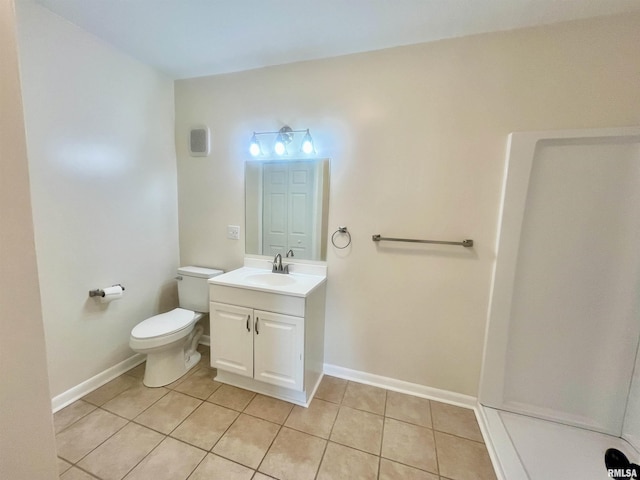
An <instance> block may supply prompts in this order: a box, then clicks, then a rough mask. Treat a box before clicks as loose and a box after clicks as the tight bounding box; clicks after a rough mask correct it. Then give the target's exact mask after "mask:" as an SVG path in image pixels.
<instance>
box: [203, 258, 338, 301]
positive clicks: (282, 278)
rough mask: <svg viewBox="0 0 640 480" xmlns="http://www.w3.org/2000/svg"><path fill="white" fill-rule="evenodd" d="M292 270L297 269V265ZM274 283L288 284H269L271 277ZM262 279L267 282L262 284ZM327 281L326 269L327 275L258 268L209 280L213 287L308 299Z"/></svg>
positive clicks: (240, 269) (231, 272)
mask: <svg viewBox="0 0 640 480" xmlns="http://www.w3.org/2000/svg"><path fill="white" fill-rule="evenodd" d="M290 268H292V269H295V265H292V266H291V267H290ZM272 275H273V276H275V277H276V278H273V281H274V283H279V282H283V283H285V282H286V284H284V285H279V284H268V282H269V279H270V278H271V276H272ZM262 279H265V282H264V283H262V281H261V280H262ZM326 280H327V276H326V269H325V274H324V275H322V274H319V275H315V274H309V273H288V274H285V273H271V270H270V269H266V268H256V267H246V266H245V267H241V268H238V269H236V270H232V271H230V272H227V273H223V274H222V275H218V276H217V277H213V278H210V279H209V283H210V284H212V285H222V286H226V287H235V288H245V289H249V290H257V291H261V292H269V293H278V294H281V295H290V296H294V297H306V296H308V295H309V294H310V293H311V292H312V291H313V290H314V289H315V288H317V287H318V286H319V285H322V284H323V283H324V282H325V281H326Z"/></svg>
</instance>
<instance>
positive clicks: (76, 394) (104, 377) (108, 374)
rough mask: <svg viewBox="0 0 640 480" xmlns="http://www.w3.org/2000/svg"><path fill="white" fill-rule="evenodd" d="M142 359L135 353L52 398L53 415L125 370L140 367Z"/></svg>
mask: <svg viewBox="0 0 640 480" xmlns="http://www.w3.org/2000/svg"><path fill="white" fill-rule="evenodd" d="M144 359H145V356H144V355H143V354H141V353H136V354H135V355H132V356H131V357H129V358H127V359H126V360H123V361H122V362H120V363H118V364H117V365H114V366H113V367H111V368H107V369H106V370H105V371H103V372H100V373H99V374H97V375H95V376H93V377H91V378H90V379H88V380H85V381H84V382H82V383H81V384H79V385H76V386H75V387H73V388H70V389H69V390H67V391H66V392H63V393H61V394H60V395H57V396H55V397H53V399H52V400H51V409H52V410H53V413H56V412H57V411H58V410H61V409H63V408H64V407H66V406H67V405H69V404H71V403H73V402H75V401H76V400H78V399H79V398H82V397H84V396H85V395H86V394H88V393H91V392H93V391H94V390H95V389H96V388H99V387H101V386H102V385H104V384H105V383H107V382H110V381H111V380H113V379H114V378H116V377H119V376H120V375H122V374H123V373H124V372H126V371H127V370H130V369H132V368H133V367H135V366H137V365H140V364H141V363H142V362H144Z"/></svg>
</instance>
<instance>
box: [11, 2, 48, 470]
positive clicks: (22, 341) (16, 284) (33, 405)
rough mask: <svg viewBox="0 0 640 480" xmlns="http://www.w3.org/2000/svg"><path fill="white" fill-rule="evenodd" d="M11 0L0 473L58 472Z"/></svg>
mask: <svg viewBox="0 0 640 480" xmlns="http://www.w3.org/2000/svg"><path fill="white" fill-rule="evenodd" d="M13 8H14V7H13V0H2V1H0V65H2V74H1V75H0V112H2V114H0V265H2V275H0V385H1V388H0V391H1V393H0V478H3V479H5V478H6V479H29V480H40V479H54V478H58V469H57V466H56V449H55V444H54V437H53V420H52V417H51V403H50V401H49V384H48V381H47V363H46V353H45V342H44V329H43V325H42V316H41V313H40V291H39V288H38V270H37V267H36V252H35V245H34V240H33V222H32V218H31V202H30V198H29V171H28V167H27V151H26V144H25V133H24V119H23V114H22V100H21V92H20V78H19V69H18V56H17V51H16V32H15V28H16V26H15V15H14V9H13Z"/></svg>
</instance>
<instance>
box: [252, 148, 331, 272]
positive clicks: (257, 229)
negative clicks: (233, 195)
mask: <svg viewBox="0 0 640 480" xmlns="http://www.w3.org/2000/svg"><path fill="white" fill-rule="evenodd" d="M244 205H245V232H246V235H245V238H246V241H245V253H247V254H250V255H267V256H269V257H270V258H273V257H274V256H275V255H276V254H278V253H280V254H281V255H282V257H283V258H284V257H285V255H286V253H287V252H288V251H289V250H291V251H292V252H293V256H294V259H296V260H322V261H324V260H326V259H327V228H328V225H327V218H328V215H329V159H328V158H323V159H291V160H267V161H259V160H257V161H247V162H245V203H244Z"/></svg>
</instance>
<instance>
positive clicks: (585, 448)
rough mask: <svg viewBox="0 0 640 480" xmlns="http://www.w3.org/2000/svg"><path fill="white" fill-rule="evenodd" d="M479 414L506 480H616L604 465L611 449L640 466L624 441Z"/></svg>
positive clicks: (483, 410)
mask: <svg viewBox="0 0 640 480" xmlns="http://www.w3.org/2000/svg"><path fill="white" fill-rule="evenodd" d="M479 413H480V417H481V419H482V422H483V423H484V427H485V429H486V433H487V436H488V438H487V440H488V443H489V444H490V447H491V449H490V451H491V450H493V451H492V452H491V453H492V460H493V463H494V467H495V468H496V471H497V473H498V475H499V477H501V480H566V479H580V480H610V479H611V478H615V477H612V476H610V475H609V472H608V471H607V468H606V467H605V463H604V454H605V452H606V451H607V450H608V449H610V448H615V449H618V450H620V451H621V452H623V453H624V454H625V455H626V456H627V457H628V458H629V460H631V461H632V462H634V463H638V460H640V453H639V452H637V451H636V450H635V449H634V448H633V447H632V446H631V445H630V444H629V443H627V442H626V441H625V440H623V439H622V438H620V437H615V436H612V435H606V434H604V433H598V432H593V431H591V430H585V429H583V428H578V427H573V426H569V425H563V424H560V423H556V422H551V421H548V420H542V419H539V418H534V417H529V416H526V415H519V414H516V413H512V412H505V411H502V410H497V409H494V408H490V407H485V406H483V405H480V406H479ZM630 478H633V477H630Z"/></svg>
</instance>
